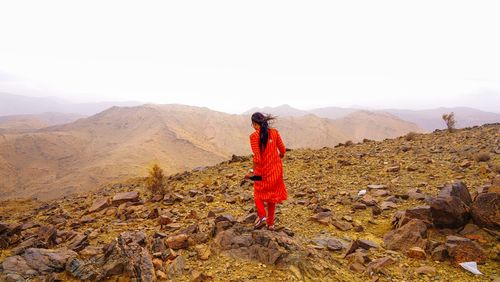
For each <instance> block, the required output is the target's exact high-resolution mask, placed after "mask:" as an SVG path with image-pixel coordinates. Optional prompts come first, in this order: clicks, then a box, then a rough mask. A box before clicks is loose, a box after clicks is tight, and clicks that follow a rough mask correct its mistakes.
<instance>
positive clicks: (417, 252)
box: [406, 247, 427, 259]
mask: <svg viewBox="0 0 500 282" xmlns="http://www.w3.org/2000/svg"><path fill="white" fill-rule="evenodd" d="M406 255H407V256H408V257H410V258H414V259H425V258H426V256H427V255H426V254H425V251H424V250H423V249H422V248H420V247H413V248H410V249H409V250H408V251H407V252H406Z"/></svg>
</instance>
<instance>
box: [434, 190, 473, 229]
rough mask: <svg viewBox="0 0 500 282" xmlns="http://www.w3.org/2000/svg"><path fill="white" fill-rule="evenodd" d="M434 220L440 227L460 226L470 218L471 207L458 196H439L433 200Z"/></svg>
mask: <svg viewBox="0 0 500 282" xmlns="http://www.w3.org/2000/svg"><path fill="white" fill-rule="evenodd" d="M431 215H432V221H433V223H434V225H435V226H436V227H439V228H459V227H462V226H464V225H465V223H466V222H467V220H468V218H469V208H468V207H467V205H466V204H464V203H463V202H462V200H460V199H459V198H458V197H455V196H448V197H438V198H435V199H433V200H432V202H431Z"/></svg>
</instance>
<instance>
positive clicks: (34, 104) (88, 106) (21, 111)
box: [0, 92, 142, 116]
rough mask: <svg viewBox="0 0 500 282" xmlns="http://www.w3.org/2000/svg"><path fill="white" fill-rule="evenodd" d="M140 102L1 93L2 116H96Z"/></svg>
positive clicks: (0, 113)
mask: <svg viewBox="0 0 500 282" xmlns="http://www.w3.org/2000/svg"><path fill="white" fill-rule="evenodd" d="M140 104H142V103H140V102H134V101H130V102H99V103H67V102H64V101H62V100H61V99H58V98H55V97H28V96H21V95H13V94H9V93H1V92H0V116H8V115H33V114H42V113H67V114H77V115H82V116H90V115H95V114H97V113H99V112H102V111H104V110H106V109H108V108H110V107H113V106H123V107H129V106H137V105H140Z"/></svg>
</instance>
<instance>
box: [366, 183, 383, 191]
mask: <svg viewBox="0 0 500 282" xmlns="http://www.w3.org/2000/svg"><path fill="white" fill-rule="evenodd" d="M367 187H368V189H370V190H379V189H387V186H386V185H381V184H369V185H368V186H367Z"/></svg>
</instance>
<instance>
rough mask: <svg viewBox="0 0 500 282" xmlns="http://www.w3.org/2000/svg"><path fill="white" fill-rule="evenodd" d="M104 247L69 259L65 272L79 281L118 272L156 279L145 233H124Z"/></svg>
mask: <svg viewBox="0 0 500 282" xmlns="http://www.w3.org/2000/svg"><path fill="white" fill-rule="evenodd" d="M103 249H104V252H103V253H101V254H98V255H96V256H94V257H91V258H90V259H88V260H86V261H83V260H80V259H78V258H74V259H72V260H70V261H69V262H68V264H67V271H68V272H69V273H70V274H71V275H72V276H74V277H75V278H77V279H79V280H93V281H102V280H108V279H109V278H110V277H112V276H117V275H118V276H122V277H126V278H127V279H129V280H131V281H155V280H156V275H155V271H154V266H153V259H152V257H151V255H150V253H149V251H148V249H149V246H148V245H147V238H146V234H144V232H142V231H127V232H123V233H121V234H120V236H118V238H117V239H115V240H114V241H112V242H111V243H110V244H108V245H106V246H105V247H104V248H103Z"/></svg>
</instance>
